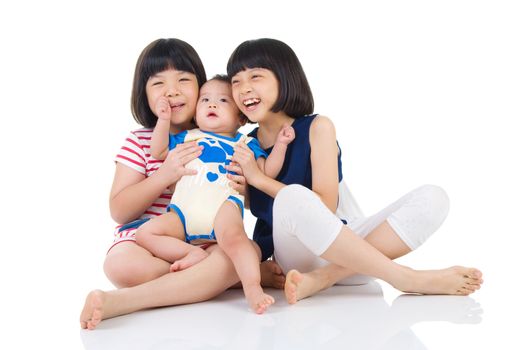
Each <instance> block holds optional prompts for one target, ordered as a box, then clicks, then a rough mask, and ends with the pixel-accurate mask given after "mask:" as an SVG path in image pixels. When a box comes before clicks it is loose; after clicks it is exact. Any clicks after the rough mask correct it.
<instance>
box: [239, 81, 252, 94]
mask: <svg viewBox="0 0 528 350" xmlns="http://www.w3.org/2000/svg"><path fill="white" fill-rule="evenodd" d="M240 91H241V92H242V93H243V94H247V93H249V92H251V91H253V89H252V88H251V84H249V83H248V82H242V83H241V84H240Z"/></svg>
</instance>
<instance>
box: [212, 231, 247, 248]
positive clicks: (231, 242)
mask: <svg viewBox="0 0 528 350" xmlns="http://www.w3.org/2000/svg"><path fill="white" fill-rule="evenodd" d="M217 240H218V244H219V245H220V247H221V248H222V250H223V251H224V252H226V253H227V254H228V255H230V254H231V253H232V252H236V251H238V250H239V249H240V247H241V246H242V245H244V244H250V241H249V237H248V236H247V235H246V232H245V231H244V230H240V229H236V228H229V229H228V230H226V231H224V232H222V233H221V234H220V232H219V234H218V237H217Z"/></svg>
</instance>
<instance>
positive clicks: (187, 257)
mask: <svg viewBox="0 0 528 350" xmlns="http://www.w3.org/2000/svg"><path fill="white" fill-rule="evenodd" d="M136 242H137V244H139V245H140V246H142V247H143V248H145V249H147V250H148V251H149V252H152V254H154V255H155V256H157V257H159V258H161V259H163V260H165V261H168V262H171V263H173V264H172V265H171V267H170V270H171V271H178V270H183V269H186V268H188V267H191V266H192V265H194V264H196V263H198V262H199V261H201V260H202V259H205V257H206V256H207V253H206V252H205V250H203V249H201V248H200V247H196V246H193V245H191V244H188V243H186V242H185V235H184V231H183V225H182V223H181V220H180V217H179V216H178V215H177V214H176V213H174V212H167V213H165V214H163V215H160V216H158V217H156V218H154V219H151V220H149V221H148V222H146V223H144V224H143V225H141V227H140V228H139V229H138V231H137V233H136Z"/></svg>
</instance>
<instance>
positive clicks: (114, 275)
mask: <svg viewBox="0 0 528 350" xmlns="http://www.w3.org/2000/svg"><path fill="white" fill-rule="evenodd" d="M103 269H104V272H105V275H106V277H108V279H109V280H110V281H111V282H112V284H114V285H115V286H116V287H118V288H126V287H133V286H137V285H138V284H142V283H144V282H146V281H149V280H151V279H153V278H152V276H149V275H148V274H147V273H146V271H145V269H144V268H143V267H142V266H140V264H138V263H135V262H134V261H131V260H130V259H126V258H125V257H124V256H122V254H115V255H108V256H107V257H106V259H105V261H104V266H103Z"/></svg>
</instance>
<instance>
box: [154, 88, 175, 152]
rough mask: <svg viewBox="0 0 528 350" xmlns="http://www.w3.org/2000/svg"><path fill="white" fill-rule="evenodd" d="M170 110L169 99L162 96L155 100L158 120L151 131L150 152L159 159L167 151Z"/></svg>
mask: <svg viewBox="0 0 528 350" xmlns="http://www.w3.org/2000/svg"><path fill="white" fill-rule="evenodd" d="M170 111H171V109H170V104H169V100H168V99H167V98H166V97H162V98H160V99H159V100H158V101H157V102H156V115H157V117H158V121H157V122H156V126H155V127H154V131H153V132H152V140H151V142H150V153H151V154H152V156H153V157H154V158H156V159H160V160H164V159H165V158H166V157H167V154H168V153H169V133H170V125H171V121H170Z"/></svg>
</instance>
